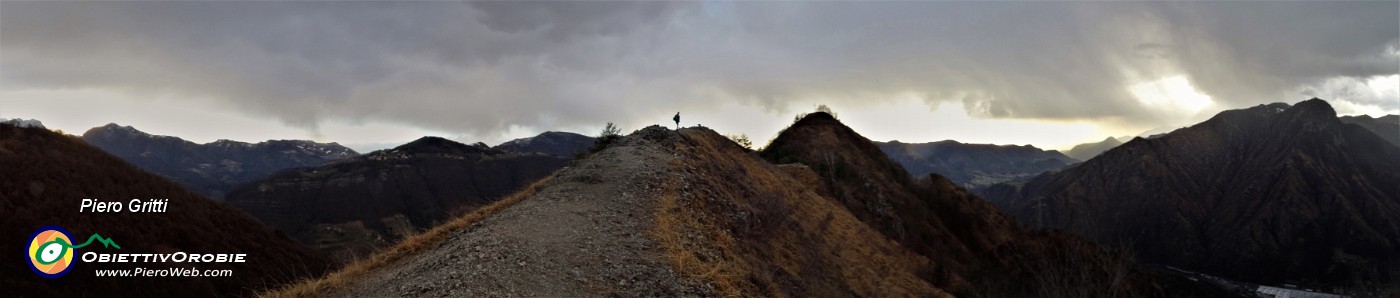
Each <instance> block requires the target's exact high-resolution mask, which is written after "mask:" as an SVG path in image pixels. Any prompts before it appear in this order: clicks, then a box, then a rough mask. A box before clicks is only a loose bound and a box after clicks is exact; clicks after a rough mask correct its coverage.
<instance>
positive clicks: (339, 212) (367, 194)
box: [227, 136, 569, 262]
mask: <svg viewBox="0 0 1400 298" xmlns="http://www.w3.org/2000/svg"><path fill="white" fill-rule="evenodd" d="M568 163H569V158H566V157H559V156H553V155H548V154H542V153H513V152H505V151H500V150H496V149H492V148H488V147H486V146H485V145H482V144H480V143H477V144H476V145H467V144H462V143H458V142H455V141H452V140H448V139H444V138H441V137H433V136H427V137H422V138H419V139H417V140H414V141H411V142H409V143H406V144H403V145H400V146H396V147H394V148H391V149H383V150H378V151H374V152H370V153H367V154H363V155H360V156H356V157H351V158H345V159H340V160H336V161H330V162H327V163H325V164H322V165H319V166H314V167H304V168H291V169H286V170H282V171H279V172H277V173H274V174H272V175H269V176H267V177H265V178H263V179H259V180H255V181H251V182H248V183H246V184H243V185H241V186H239V187H237V188H235V189H233V190H232V191H230V192H229V195H228V198H227V200H228V202H229V203H231V204H233V205H234V206H236V207H238V208H240V209H243V210H244V211H247V212H248V213H250V214H252V215H253V216H255V217H258V218H259V219H261V220H263V221H264V222H267V223H268V224H269V225H271V226H274V227H276V228H278V229H281V230H283V231H285V232H286V233H288V234H289V235H291V236H292V237H294V238H296V239H298V240H300V241H302V242H303V243H307V244H309V245H312V246H314V247H316V248H318V249H321V250H323V251H326V252H328V253H330V254H331V255H332V256H333V257H334V258H335V259H336V260H337V261H341V262H348V261H352V260H354V259H356V258H359V257H364V256H367V255H369V254H370V253H372V252H374V251H376V250H378V249H380V248H382V247H384V246H387V245H390V244H392V243H394V242H395V241H397V240H398V239H400V238H402V237H405V236H408V235H412V234H415V233H417V232H419V231H420V230H423V229H426V228H428V227H432V226H434V225H436V224H438V223H440V222H441V221H442V220H445V219H448V218H450V217H452V216H456V215H461V214H463V213H466V212H468V211H470V210H472V209H475V208H478V207H480V206H484V205H487V204H489V203H491V202H494V201H495V200H497V199H499V198H500V197H502V196H504V195H507V194H510V192H513V191H515V190H516V189H518V188H519V187H522V186H525V185H527V184H529V183H530V182H533V181H535V180H537V179H539V178H541V177H544V176H546V175H548V174H549V173H551V172H554V171H555V170H557V169H559V168H562V167H564V166H566V165H567V164H568Z"/></svg>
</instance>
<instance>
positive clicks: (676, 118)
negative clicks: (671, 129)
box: [671, 112, 681, 130]
mask: <svg viewBox="0 0 1400 298" xmlns="http://www.w3.org/2000/svg"><path fill="white" fill-rule="evenodd" d="M671 120H675V121H676V130H680V129H681V112H676V116H675V117H671Z"/></svg>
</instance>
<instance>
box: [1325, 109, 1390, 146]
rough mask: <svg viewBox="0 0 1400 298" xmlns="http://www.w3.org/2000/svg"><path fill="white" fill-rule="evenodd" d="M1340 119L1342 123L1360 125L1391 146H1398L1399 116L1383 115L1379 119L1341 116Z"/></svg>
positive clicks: (1361, 116)
mask: <svg viewBox="0 0 1400 298" xmlns="http://www.w3.org/2000/svg"><path fill="white" fill-rule="evenodd" d="M1340 119H1341V120H1342V122H1343V123H1353V124H1356V125H1361V127H1365V128H1366V129H1369V130H1371V132H1374V133H1376V135H1377V136H1380V137H1381V138H1382V139H1385V140H1386V141H1389V142H1390V143H1391V144H1395V146H1400V115H1385V116H1381V117H1380V118H1372V117H1371V116H1368V115H1360V116H1343V117H1341V118H1340Z"/></svg>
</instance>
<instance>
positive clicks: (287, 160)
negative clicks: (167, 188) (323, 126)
mask: <svg viewBox="0 0 1400 298" xmlns="http://www.w3.org/2000/svg"><path fill="white" fill-rule="evenodd" d="M83 140H84V141H87V142H88V143H89V144H92V145H94V146H97V147H98V148H102V150H105V151H107V152H108V153H111V154H113V155H116V156H117V157H121V158H122V159H124V160H126V161H127V162H130V163H132V164H134V165H136V166H137V167H140V168H142V169H144V170H146V171H150V172H152V173H155V174H157V175H161V176H165V177H166V178H170V179H171V180H175V182H179V183H180V184H182V185H184V186H185V187H186V188H189V189H190V190H191V191H194V192H197V193H200V194H204V195H206V196H209V197H212V198H215V199H221V198H223V197H224V195H225V194H226V193H227V192H228V191H229V190H231V189H233V188H234V187H236V186H238V185H239V184H243V183H245V182H248V181H252V180H254V179H259V178H263V177H266V176H267V175H269V174H272V173H273V172H276V171H280V170H284V169H289V168H296V167H307V166H315V165H320V164H322V163H325V162H327V161H332V160H337V159H342V158H347V157H351V156H355V155H358V153H356V152H355V150H351V149H350V148H346V147H345V146H341V145H340V144H336V143H329V144H326V143H316V142H312V141H304V140H270V141H265V142H260V143H257V144H249V143H244V142H237V141H230V140H219V141H216V142H213V143H207V144H197V143H194V142H190V141H186V140H184V139H180V138H177V137H171V136H157V135H151V134H148V133H145V132H142V131H140V130H136V129H135V128H132V127H131V126H120V125H117V124H107V125H105V126H101V127H95V128H92V129H89V130H88V131H87V132H85V133H83Z"/></svg>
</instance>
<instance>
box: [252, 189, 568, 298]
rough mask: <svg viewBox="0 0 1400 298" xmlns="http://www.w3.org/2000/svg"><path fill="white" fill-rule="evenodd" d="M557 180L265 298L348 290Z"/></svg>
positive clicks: (512, 195) (323, 293)
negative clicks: (356, 282) (353, 284)
mask: <svg viewBox="0 0 1400 298" xmlns="http://www.w3.org/2000/svg"><path fill="white" fill-rule="evenodd" d="M553 179H554V175H550V176H546V177H544V178H541V179H540V180H539V181H535V182H534V183H531V184H530V185H529V186H526V187H525V188H524V189H521V190H520V191H518V192H516V193H514V194H511V195H510V196H506V197H505V198H503V199H501V200H498V201H496V202H494V203H491V204H490V205H486V206H484V207H481V208H479V209H476V210H475V211H472V212H471V213H467V214H465V215H462V216H460V217H457V218H455V219H453V220H452V221H449V222H447V223H444V224H442V225H438V226H436V227H433V228H432V229H429V230H427V231H424V232H423V233H419V234H415V235H412V236H408V237H405V238H404V239H403V241H399V243H398V244H395V245H394V246H393V247H390V248H388V249H385V250H383V251H380V252H379V253H376V254H374V256H371V257H369V258H368V259H362V260H359V261H355V262H353V263H350V264H349V265H346V266H345V268H342V269H341V270H340V271H336V272H334V273H331V274H327V275H326V276H324V277H321V278H318V279H311V280H304V281H301V282H298V283H295V284H292V285H290V286H286V287H283V288H281V289H278V290H275V291H270V292H266V293H262V294H261V295H259V296H261V297H320V296H324V295H325V294H326V293H329V292H331V291H334V290H336V289H341V288H344V287H345V286H346V285H348V284H350V283H352V282H354V281H356V280H359V279H361V278H363V277H364V276H366V275H368V274H369V273H371V272H374V271H378V270H380V269H383V268H385V267H387V266H390V265H392V264H394V263H396V262H398V261H399V260H402V259H404V258H405V257H408V256H412V255H415V254H417V253H419V252H422V251H424V250H426V249H429V248H433V247H437V246H438V245H440V244H442V242H443V241H446V240H447V237H448V236H450V235H452V233H453V232H456V231H458V230H461V229H464V228H467V227H469V226H471V225H472V224H475V223H477V222H480V221H481V220H483V219H486V218H487V217H490V216H491V215H493V214H496V213H498V212H500V211H501V210H505V208H508V207H510V206H512V205H515V204H516V203H519V202H520V201H524V200H525V199H526V198H529V197H530V196H532V195H534V194H535V192H536V191H538V190H539V188H540V187H541V186H544V185H545V184H547V183H548V182H549V181H550V180H553Z"/></svg>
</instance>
